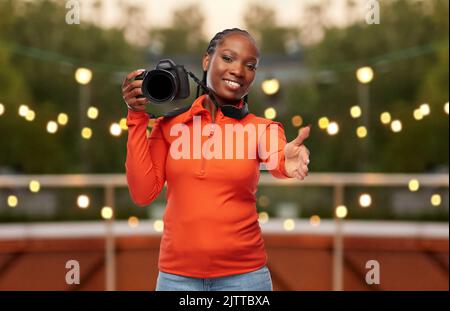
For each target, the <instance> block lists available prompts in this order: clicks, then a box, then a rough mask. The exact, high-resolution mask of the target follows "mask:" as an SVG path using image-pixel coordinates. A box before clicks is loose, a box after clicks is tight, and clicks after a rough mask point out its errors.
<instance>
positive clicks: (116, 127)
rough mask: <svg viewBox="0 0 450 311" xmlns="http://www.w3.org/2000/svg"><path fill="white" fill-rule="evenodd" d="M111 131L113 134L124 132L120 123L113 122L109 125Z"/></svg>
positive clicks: (118, 134)
mask: <svg viewBox="0 0 450 311" xmlns="http://www.w3.org/2000/svg"><path fill="white" fill-rule="evenodd" d="M109 132H110V133H111V135H112V136H120V134H121V133H122V128H121V127H120V125H119V123H113V124H111V126H110V127H109Z"/></svg>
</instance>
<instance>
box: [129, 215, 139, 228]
mask: <svg viewBox="0 0 450 311" xmlns="http://www.w3.org/2000/svg"><path fill="white" fill-rule="evenodd" d="M128 226H130V228H137V227H138V226H139V218H137V217H136V216H130V217H128Z"/></svg>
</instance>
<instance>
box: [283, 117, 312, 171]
mask: <svg viewBox="0 0 450 311" xmlns="http://www.w3.org/2000/svg"><path fill="white" fill-rule="evenodd" d="M310 129H311V125H308V126H306V127H302V128H301V129H300V130H299V132H298V136H297V137H296V138H295V139H294V140H292V141H291V142H289V143H287V144H286V146H285V147H284V156H285V168H286V171H287V173H288V175H289V176H290V177H294V178H297V179H299V180H303V179H305V177H306V176H308V164H309V150H308V148H306V147H305V145H304V144H303V141H304V140H305V139H307V138H308V136H309V132H310Z"/></svg>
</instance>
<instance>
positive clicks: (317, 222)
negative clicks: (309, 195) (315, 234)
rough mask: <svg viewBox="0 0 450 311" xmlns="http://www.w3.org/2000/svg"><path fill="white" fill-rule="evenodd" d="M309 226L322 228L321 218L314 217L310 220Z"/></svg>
mask: <svg viewBox="0 0 450 311" xmlns="http://www.w3.org/2000/svg"><path fill="white" fill-rule="evenodd" d="M309 224H310V225H311V226H313V227H318V226H320V217H319V216H318V215H312V216H311V217H310V218H309Z"/></svg>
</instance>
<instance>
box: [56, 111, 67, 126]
mask: <svg viewBox="0 0 450 311" xmlns="http://www.w3.org/2000/svg"><path fill="white" fill-rule="evenodd" d="M57 121H58V124H60V125H66V124H67V122H69V116H68V115H67V114H65V113H63V112H61V113H60V114H58V118H57Z"/></svg>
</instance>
